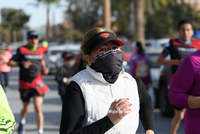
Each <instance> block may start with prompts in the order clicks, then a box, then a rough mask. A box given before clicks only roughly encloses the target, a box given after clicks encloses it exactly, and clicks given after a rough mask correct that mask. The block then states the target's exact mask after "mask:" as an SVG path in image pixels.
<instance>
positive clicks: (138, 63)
mask: <svg viewBox="0 0 200 134" xmlns="http://www.w3.org/2000/svg"><path fill="white" fill-rule="evenodd" d="M136 48H137V52H136V53H135V54H133V55H132V56H131V60H130V74H131V75H132V76H135V77H138V78H140V79H141V80H142V81H143V82H144V85H145V87H146V90H148V88H149V86H150V84H151V73H150V60H149V56H148V55H147V54H145V51H144V48H143V46H142V43H141V42H139V41H138V42H137V43H136Z"/></svg>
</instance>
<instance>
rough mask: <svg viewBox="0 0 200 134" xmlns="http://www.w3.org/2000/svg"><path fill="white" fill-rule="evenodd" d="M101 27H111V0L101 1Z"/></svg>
mask: <svg viewBox="0 0 200 134" xmlns="http://www.w3.org/2000/svg"><path fill="white" fill-rule="evenodd" d="M103 6H104V8H103V27H105V28H111V19H110V17H111V2H110V0H104V1H103Z"/></svg>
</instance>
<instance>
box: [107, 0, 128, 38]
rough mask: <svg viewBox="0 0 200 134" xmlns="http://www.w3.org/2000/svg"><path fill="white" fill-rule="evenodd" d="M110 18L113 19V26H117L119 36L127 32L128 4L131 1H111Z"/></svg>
mask: <svg viewBox="0 0 200 134" xmlns="http://www.w3.org/2000/svg"><path fill="white" fill-rule="evenodd" d="M111 1H112V4H111V10H112V17H113V18H115V21H114V22H113V25H117V26H118V28H119V31H120V33H121V34H127V33H128V32H129V23H130V16H129V14H130V2H131V0H123V1H119V0H111Z"/></svg>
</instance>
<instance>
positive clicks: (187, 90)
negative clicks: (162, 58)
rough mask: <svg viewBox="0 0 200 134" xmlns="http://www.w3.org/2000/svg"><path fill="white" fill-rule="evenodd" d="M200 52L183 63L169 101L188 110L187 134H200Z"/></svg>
mask: <svg viewBox="0 0 200 134" xmlns="http://www.w3.org/2000/svg"><path fill="white" fill-rule="evenodd" d="M199 88H200V50H198V51H196V52H194V53H192V54H190V55H189V56H187V57H186V58H184V60H183V61H182V62H181V64H180V65H179V67H178V70H177V71H176V73H175V74H174V77H173V78H172V81H171V84H170V88H169V100H170V102H171V103H172V104H174V105H175V106H177V107H180V108H186V112H185V120H184V129H185V134H200V127H199V123H200V90H199Z"/></svg>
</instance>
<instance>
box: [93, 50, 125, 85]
mask: <svg viewBox="0 0 200 134" xmlns="http://www.w3.org/2000/svg"><path fill="white" fill-rule="evenodd" d="M122 62H123V54H122V52H121V51H118V50H113V49H111V50H108V51H106V52H103V53H101V54H99V55H97V56H96V58H95V59H94V61H93V63H92V64H91V66H90V67H91V68H92V69H94V70H95V71H97V72H100V73H102V74H103V77H104V79H105V80H106V81H107V82H109V83H111V84H113V83H114V82H115V81H116V80H117V78H118V75H119V73H120V72H121V70H122Z"/></svg>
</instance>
